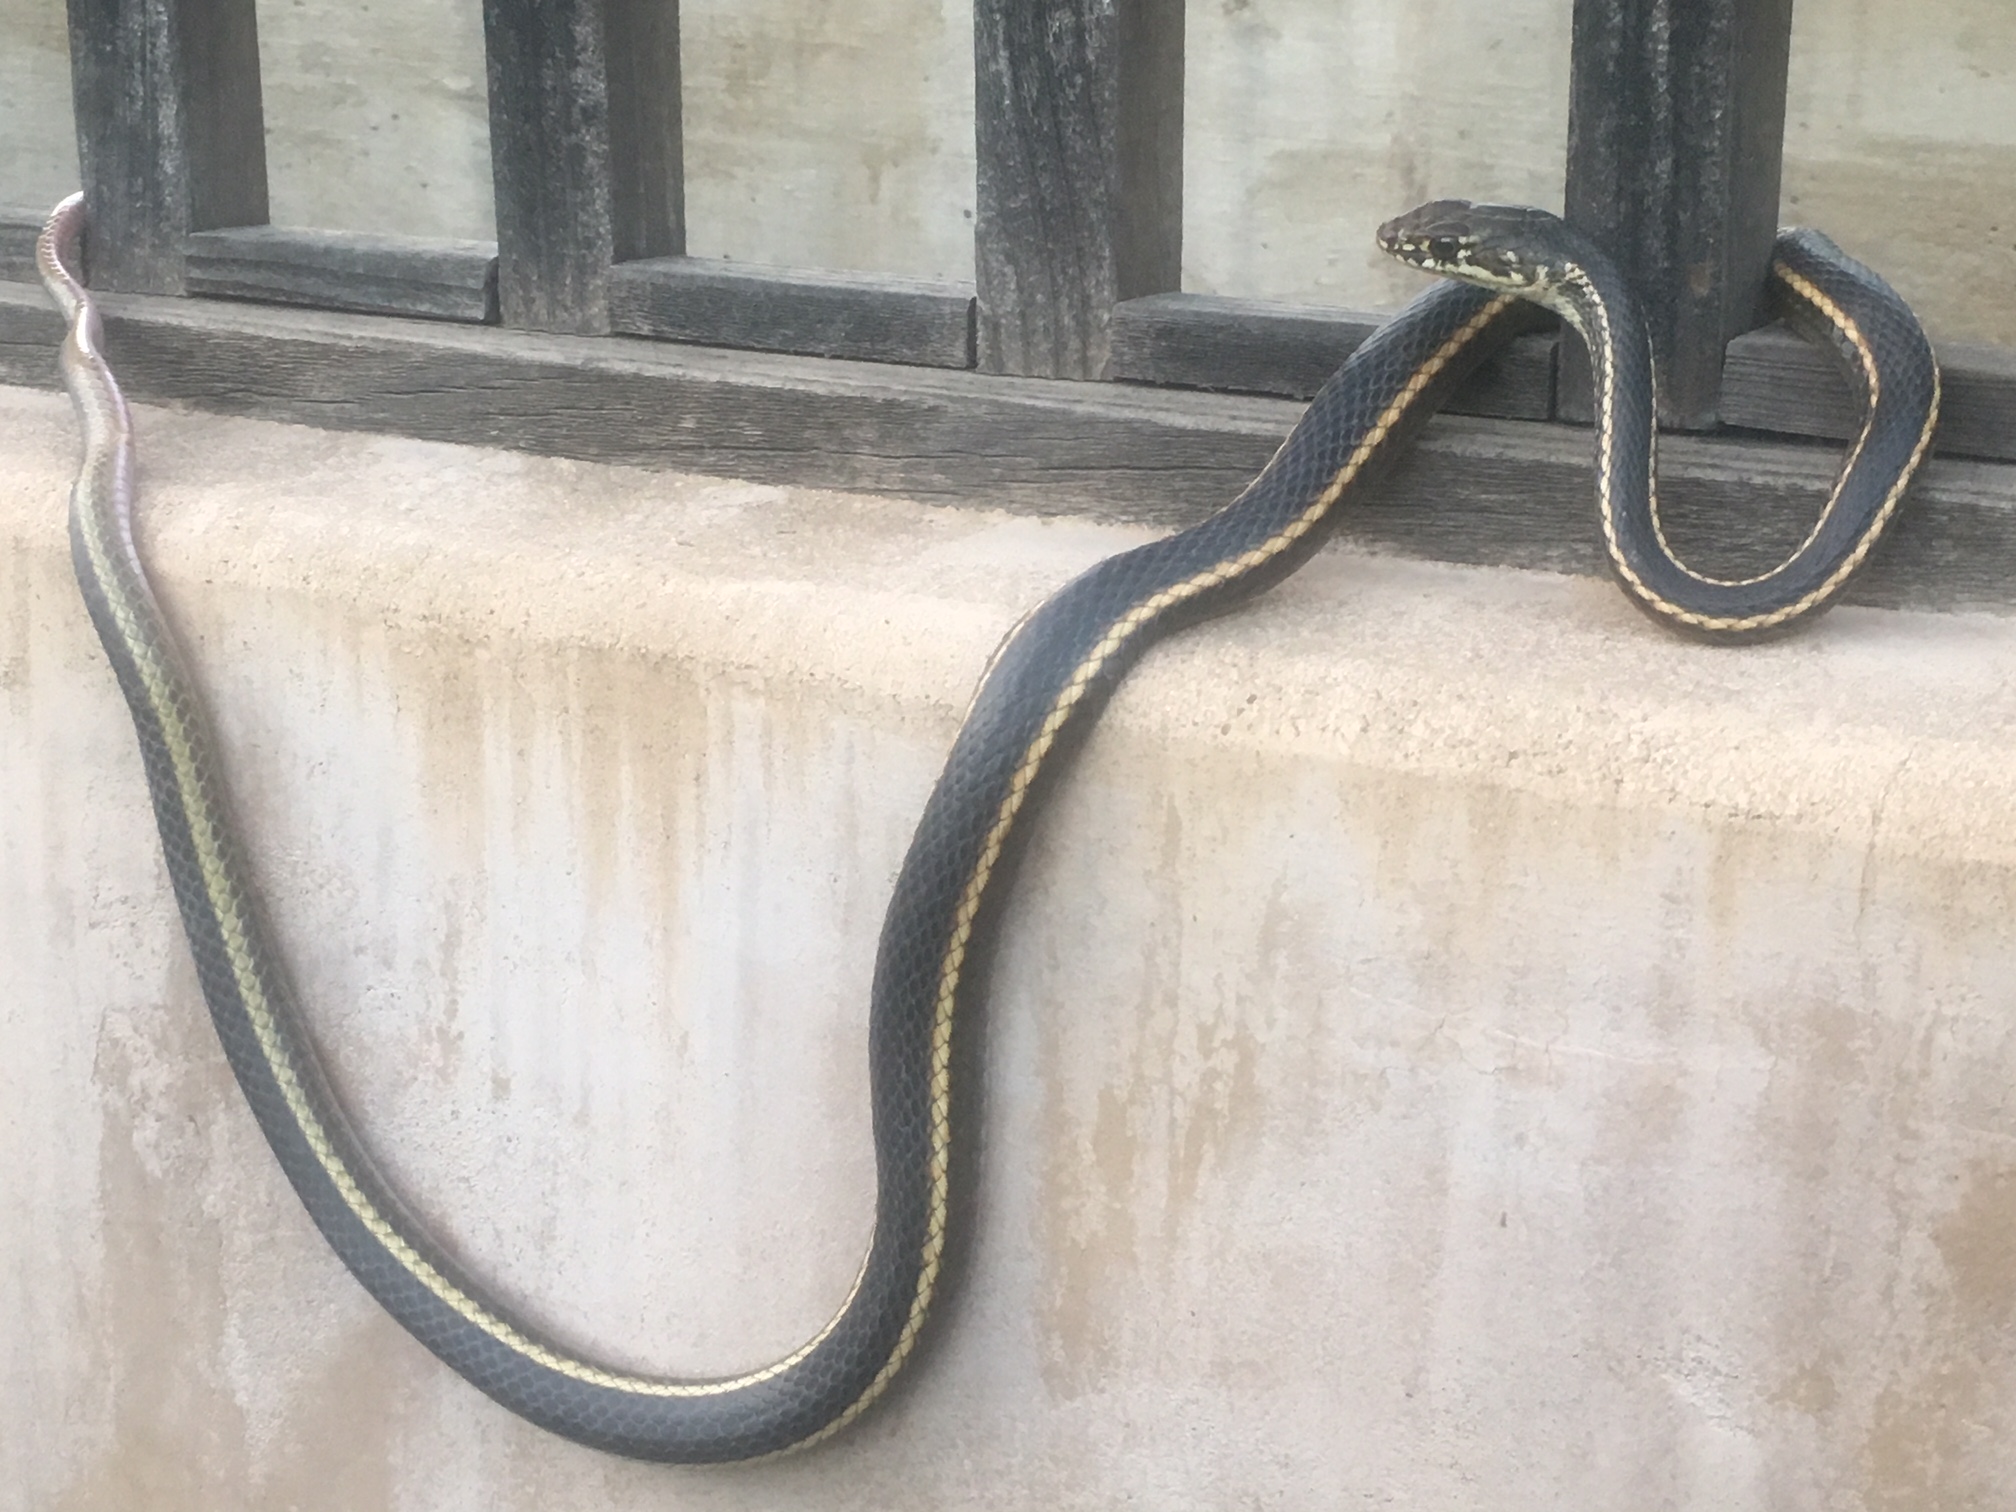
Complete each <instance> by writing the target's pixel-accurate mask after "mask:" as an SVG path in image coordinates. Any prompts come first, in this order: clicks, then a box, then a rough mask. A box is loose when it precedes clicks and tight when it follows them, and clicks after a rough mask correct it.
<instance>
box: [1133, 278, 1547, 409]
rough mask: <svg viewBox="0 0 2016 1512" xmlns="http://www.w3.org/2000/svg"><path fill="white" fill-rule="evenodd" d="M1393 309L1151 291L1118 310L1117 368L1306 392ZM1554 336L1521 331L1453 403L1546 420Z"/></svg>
mask: <svg viewBox="0 0 2016 1512" xmlns="http://www.w3.org/2000/svg"><path fill="white" fill-rule="evenodd" d="M1388 318H1390V317H1388V316H1385V315H1379V314H1373V313H1370V312H1366V311H1359V310H1327V309H1322V308H1319V307H1315V306H1311V305H1297V304H1281V303H1276V302H1274V301H1272V300H1262V299H1226V298H1223V297H1220V296H1218V295H1214V294H1151V295H1149V296H1147V297H1146V298H1144V299H1129V300H1126V301H1124V302H1123V303H1121V304H1119V305H1116V306H1115V307H1114V310H1113V366H1112V376H1113V377H1115V378H1121V379H1126V380H1128V381H1130V382H1134V383H1158V384H1168V385H1173V386H1177V387H1181V388H1201V389H1216V390H1219V391H1221V392H1224V393H1235V394H1238V393H1245V394H1282V395H1286V396H1288V397H1290V398H1295V399H1307V398H1309V397H1310V396H1311V395H1313V394H1314V393H1315V392H1316V390H1317V389H1319V388H1321V387H1322V386H1323V384H1324V382H1325V380H1327V379H1328V378H1329V377H1330V375H1331V374H1332V373H1334V372H1336V371H1337V369H1338V367H1339V366H1340V365H1341V364H1342V363H1343V361H1344V359H1345V358H1346V357H1348V356H1350V355H1351V353H1352V352H1354V351H1356V350H1357V348H1358V344H1359V343H1360V342H1361V341H1363V340H1365V338H1366V337H1368V336H1370V335H1371V334H1372V333H1373V332H1374V331H1376V330H1378V329H1379V327H1380V325H1381V324H1382V323H1383V322H1384V321H1385V320H1387V319H1388ZM1553 405H1554V337H1553V336H1552V335H1551V334H1549V335H1545V336H1523V337H1520V338H1519V339H1518V340H1516V341H1514V342H1513V343H1512V344H1511V345H1510V346H1508V347H1507V348H1506V349H1505V350H1504V351H1502V352H1501V353H1499V354H1498V355H1497V356H1495V357H1493V358H1492V359H1491V360H1490V361H1488V362H1486V363H1485V364H1484V366H1483V367H1482V368H1480V369H1479V370H1478V371H1477V373H1476V374H1475V375H1474V376H1473V377H1472V378H1471V379H1470V380H1469V382H1467V383H1466V384H1464V386H1463V387H1462V388H1461V389H1460V390H1458V391H1457V393H1456V395H1455V397H1454V398H1452V399H1451V400H1450V402H1449V405H1448V408H1449V409H1450V410H1451V411H1452V412H1453V413H1456V414H1461V415H1498V416H1502V417H1504V418H1506V419H1510V420H1545V419H1547V418H1548V417H1549V416H1550V415H1552V414H1553V412H1554V410H1553Z"/></svg>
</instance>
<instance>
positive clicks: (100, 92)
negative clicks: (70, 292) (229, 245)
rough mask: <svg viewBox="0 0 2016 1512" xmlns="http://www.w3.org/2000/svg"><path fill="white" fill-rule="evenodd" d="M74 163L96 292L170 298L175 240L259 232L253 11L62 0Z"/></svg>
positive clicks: (183, 1)
mask: <svg viewBox="0 0 2016 1512" xmlns="http://www.w3.org/2000/svg"><path fill="white" fill-rule="evenodd" d="M69 21H70V74H71V88H72V93H73V96H74V99H75V105H76V117H77V155H78V162H79V165H80V167H81V170H82V174H83V179H84V198H85V204H86V205H87V207H88V208H89V211H90V222H91V232H92V246H93V253H92V260H91V273H92V279H93V282H94V284H95V285H96V286H97V287H99V288H104V289H126V290H133V291H137V292H147V293H157V294H179V293H181V292H182V290H183V261H182V248H183V240H184V238H185V237H187V236H188V235H189V233H190V232H192V231H204V230H209V229H211V228H213V227H217V226H248V225H258V224H260V223H262V222H263V221H264V220H265V219H266V128H265V117H264V113H263V111H262V109H261V105H260V94H259V36H258V29H257V25H256V21H255V18H254V15H253V0H69Z"/></svg>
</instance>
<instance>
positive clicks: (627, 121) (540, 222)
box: [483, 0, 685, 332]
mask: <svg viewBox="0 0 2016 1512" xmlns="http://www.w3.org/2000/svg"><path fill="white" fill-rule="evenodd" d="M483 34H484V40H485V46H486V52H487V55H488V76H489V86H490V158H491V176H492V180H493V183H494V185H495V192H496V206H497V245H498V270H497V293H498V302H499V307H500V310H501V313H502V316H503V320H504V322H505V324H507V325H513V326H521V327H524V328H526V329H529V330H541V331H576V332H596V331H605V330H607V329H608V322H609V308H608V286H609V269H610V267H611V266H612V265H613V264H614V263H616V262H617V261H618V260H620V259H625V258H633V257H657V256H668V255H672V254H676V253H679V252H682V251H684V250H685V221H684V215H685V212H684V203H685V199H684V191H683V188H682V181H681V177H680V175H681V172H682V168H681V162H680V134H679V119H680V115H679V24H678V11H677V8H676V0H484V3H483Z"/></svg>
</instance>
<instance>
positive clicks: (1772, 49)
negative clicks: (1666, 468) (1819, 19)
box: [1561, 0, 1792, 430]
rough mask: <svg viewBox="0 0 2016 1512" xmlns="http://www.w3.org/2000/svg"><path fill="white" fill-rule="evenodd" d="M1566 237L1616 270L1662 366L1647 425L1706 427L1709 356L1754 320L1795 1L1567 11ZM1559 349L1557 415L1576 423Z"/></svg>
mask: <svg viewBox="0 0 2016 1512" xmlns="http://www.w3.org/2000/svg"><path fill="white" fill-rule="evenodd" d="M1572 35H1573V39H1574V41H1573V47H1574V52H1573V57H1572V65H1571V68H1570V86H1569V103H1568V173H1567V189H1566V204H1567V217H1568V220H1569V222H1570V224H1572V225H1574V226H1576V227H1578V228H1579V229H1581V230H1582V231H1584V232H1587V233H1588V234H1589V236H1591V237H1592V238H1593V239H1594V240H1595V242H1596V244H1597V245H1598V246H1600V247H1601V248H1603V249H1604V250H1605V251H1606V252H1608V253H1609V254H1610V255H1611V257H1613V258H1614V259H1615V260H1616V261H1617V263H1618V265H1619V266H1620V267H1621V268H1622V270H1623V272H1624V276H1625V278H1626V279H1627V280H1629V282H1630V284H1631V287H1632V288H1633V289H1635V290H1637V292H1638V296H1639V299H1640V300H1641V301H1642V303H1643V304H1644V307H1645V316H1646V321H1647V323H1648V324H1649V325H1650V327H1651V330H1652V346H1653V353H1654V355H1655V357H1656V358H1657V359H1658V363H1659V419H1660V423H1661V424H1662V425H1665V426H1668V427H1678V428H1681V429H1687V430H1707V429H1712V428H1713V427H1714V426H1715V425H1716V424H1717V423H1718V419H1719V416H1720V407H1719V406H1720V395H1721V381H1722V354H1723V349H1724V348H1725V347H1726V346H1727V345H1728V343H1729V341H1730V340H1731V339H1732V338H1734V337H1736V336H1738V335H1740V334H1741V333H1743V332H1744V331H1747V330H1749V329H1751V327H1753V326H1755V325H1757V324H1758V323H1759V322H1760V321H1761V320H1763V319H1764V306H1763V295H1764V279H1765V274H1766V271H1767V270H1768V268H1769V266H1770V261H1771V243H1772V240H1773V238H1774V237H1775V235H1776V230H1777V225H1778V186H1779V176H1780V167H1781V164H1782V160H1783V156H1784V134H1785V76H1786V69H1787V66H1788V62H1789V59H1790V55H1791V37H1792V0H1688V3H1687V4H1685V5H1676V4H1673V3H1671V0H1575V9H1574V17H1573V22H1572ZM1587 361H1588V360H1587V357H1586V355H1585V354H1584V353H1583V351H1582V349H1581V346H1580V345H1579V343H1575V342H1570V343H1568V344H1567V347H1566V348H1565V350H1564V360H1563V362H1562V384H1561V399H1562V401H1563V412H1564V413H1565V414H1568V415H1570V416H1572V417H1575V418H1578V419H1587V418H1588V414H1589V398H1588V395H1589V379H1588V365H1587Z"/></svg>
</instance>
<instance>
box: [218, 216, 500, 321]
mask: <svg viewBox="0 0 2016 1512" xmlns="http://www.w3.org/2000/svg"><path fill="white" fill-rule="evenodd" d="M188 286H189V292H190V293H191V294H212V295H222V296H224V297H226V298H230V299H260V300H268V301H271V302H274V303H278V304H296V305H312V306H315V307H316V308H319V309H324V310H354V311H357V312H358V313H360V314H365V315H418V316H424V317H428V318H432V319H435V320H466V321H474V322H477V323H479V324H480V323H482V322H485V321H490V322H494V321H495V320H496V319H497V248H496V245H495V244H494V243H491V242H464V241H430V240H427V239H425V238H422V237H417V236H385V235H378V234H376V233H367V232H361V231H297V230H292V229H288V228H284V227H280V226H244V227H239V228H237V229H235V230H230V231H199V232H197V233H196V234H195V235H193V236H191V237H190V238H189V271H188Z"/></svg>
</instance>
